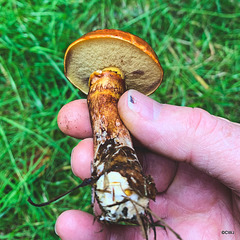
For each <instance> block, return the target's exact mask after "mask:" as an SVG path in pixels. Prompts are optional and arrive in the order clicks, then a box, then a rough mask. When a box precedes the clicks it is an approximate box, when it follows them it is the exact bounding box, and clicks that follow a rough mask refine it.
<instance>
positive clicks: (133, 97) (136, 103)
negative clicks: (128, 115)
mask: <svg viewBox="0 0 240 240" xmlns="http://www.w3.org/2000/svg"><path fill="white" fill-rule="evenodd" d="M128 107H129V109H131V110H132V111H133V112H136V113H137V114H138V115H139V116H141V117H142V118H144V119H146V120H157V119H158V117H159V112H160V108H161V104H159V103H157V102H156V101H154V100H153V99H151V98H149V97H147V96H145V95H144V94H142V93H139V92H137V91H135V90H129V91H128Z"/></svg>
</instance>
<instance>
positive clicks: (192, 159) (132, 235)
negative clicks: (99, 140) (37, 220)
mask: <svg viewBox="0 0 240 240" xmlns="http://www.w3.org/2000/svg"><path fill="white" fill-rule="evenodd" d="M130 100H131V101H130ZM132 102H133V103H132ZM118 110H119V114H120V116H121V118H122V120H123V122H124V123H125V125H126V127H127V128H128V129H129V131H130V132H131V134H132V135H133V136H134V138H135V139H136V144H135V145H136V146H137V149H139V151H138V152H139V156H140V160H141V161H142V164H143V168H144V171H145V172H146V173H147V174H151V175H152V176H153V178H154V180H155V183H156V187H157V189H158V191H159V193H158V194H157V198H156V201H155V202H153V201H151V203H150V208H151V209H152V211H153V212H154V213H155V214H156V215H158V216H159V217H161V218H163V219H164V221H166V222H167V223H168V224H169V225H170V226H171V227H172V228H173V229H174V230H175V231H176V232H177V233H179V234H180V235H181V237H182V238H183V239H185V240H188V239H189V240H194V239H201V240H204V239H206V240H209V239H211V240H215V239H216V240H217V239H227V240H229V239H231V240H232V239H239V236H240V160H239V156H240V141H239V139H240V124H237V123H233V122H230V121H228V120H226V119H223V118H219V117H216V116H213V115H210V114H209V113H207V112H206V111H204V110H202V109H198V108H188V107H178V106H172V105H166V104H160V103H157V102H155V101H154V100H152V99H150V98H148V97H146V96H144V95H142V94H140V93H139V92H137V91H134V90H130V91H128V92H126V93H124V95H123V96H122V97H121V98H120V100H119V103H118ZM58 124H59V127H60V129H61V130H62V131H63V132H64V133H66V134H68V135H70V136H72V137H75V138H81V139H83V140H82V141H81V142H80V143H79V144H78V145H77V146H76V147H75V148H74V149H73V152H72V156H71V163H72V170H73V173H74V174H75V175H76V176H78V177H79V178H81V179H84V178H88V177H90V175H91V172H90V162H91V161H92V159H93V150H92V149H93V140H92V136H91V126H90V121H89V114H88V108H87V103H86V100H76V101H73V102H70V103H68V104H67V105H65V106H64V107H63V108H62V109H61V110H60V112H59V115H58ZM79 201H81V199H80V200H79ZM93 220H94V217H93V216H92V215H90V214H88V213H85V212H82V211H80V210H69V211H66V212H63V213H62V214H61V215H60V216H59V217H58V219H57V222H56V233H57V234H58V235H59V236H60V238H61V239H63V240H65V239H67V240H72V239H74V240H81V239H98V240H106V239H107V240H108V239H111V240H116V239H138V240H139V239H143V238H142V235H141V232H140V229H139V227H135V226H117V225H111V226H106V225H105V226H103V225H101V224H100V223H99V222H97V221H95V222H94V223H93ZM222 231H234V234H222ZM149 236H150V237H149V239H153V231H150V235H149ZM157 239H176V238H175V236H174V235H173V234H172V233H171V232H169V231H168V230H167V231H165V230H163V229H162V228H160V227H157Z"/></svg>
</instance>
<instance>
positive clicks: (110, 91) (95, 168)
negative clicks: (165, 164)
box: [64, 30, 163, 232]
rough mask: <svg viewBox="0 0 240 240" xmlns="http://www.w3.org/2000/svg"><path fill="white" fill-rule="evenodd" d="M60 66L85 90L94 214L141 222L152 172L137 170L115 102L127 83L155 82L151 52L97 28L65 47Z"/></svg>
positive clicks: (141, 86) (150, 88)
mask: <svg viewBox="0 0 240 240" xmlns="http://www.w3.org/2000/svg"><path fill="white" fill-rule="evenodd" d="M64 70H65V75H66V77H67V78H68V79H69V81H70V82H71V83H72V84H73V85H75V86H76V87H77V88H78V89H80V90H81V91H82V92H83V93H85V94H88V97H87V102H88V107H89V113H90V120H91V124H92V129H93V141H94V160H93V163H92V178H93V179H94V184H93V193H94V196H93V198H94V199H96V201H97V203H98V205H99V207H100V209H101V211H102V213H101V215H100V216H98V218H99V220H100V221H107V222H119V221H128V222H134V223H138V224H140V225H143V224H141V222H144V223H145V222H146V221H145V220H146V218H147V216H146V215H147V214H146V211H145V209H146V208H148V205H149V200H150V199H153V200H154V199H155V196H156V188H155V184H154V181H153V179H152V177H151V176H145V175H144V174H143V172H142V167H141V165H140V163H139V161H138V158H137V155H136V152H135V150H134V148H133V144H132V140H131V137H130V133H129V131H128V130H127V128H126V127H125V126H124V124H123V122H122V121H121V119H120V116H119V114H118V110H117V103H118V100H119V98H120V96H121V95H122V94H123V93H124V92H125V91H126V90H127V89H136V90H138V91H140V92H141V93H143V94H146V95H149V94H151V93H153V92H154V91H155V90H156V89H157V88H158V86H159V85H160V83H161V81H162V78H163V70H162V67H161V65H160V63H159V60H158V58H157V56H156V54H155V53H154V51H153V50H152V48H151V47H150V46H149V45H148V44H147V43H146V42H145V41H144V40H142V39H141V38H139V37H137V36H135V35H132V34H130V33H126V32H123V31H119V30H97V31H94V32H90V33H88V34H86V35H84V36H82V37H81V38H79V39H78V40H76V41H75V42H73V43H72V44H71V45H70V46H69V47H68V49H67V51H66V53H65V58H64ZM145 232H146V231H145Z"/></svg>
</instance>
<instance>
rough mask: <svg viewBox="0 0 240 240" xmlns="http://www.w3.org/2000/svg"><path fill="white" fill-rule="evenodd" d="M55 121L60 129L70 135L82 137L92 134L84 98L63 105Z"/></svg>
mask: <svg viewBox="0 0 240 240" xmlns="http://www.w3.org/2000/svg"><path fill="white" fill-rule="evenodd" d="M57 122H58V127H59V128H60V130H61V131H62V132H63V133H65V134H67V135H69V136H71V137H75V138H80V139H83V138H88V137H91V136H92V128H91V124H90V118H89V112H88V106H87V100H86V99H79V100H75V101H72V102H69V103H67V104H66V105H64V106H63V107H62V108H61V110H60V111H59V113H58V118H57Z"/></svg>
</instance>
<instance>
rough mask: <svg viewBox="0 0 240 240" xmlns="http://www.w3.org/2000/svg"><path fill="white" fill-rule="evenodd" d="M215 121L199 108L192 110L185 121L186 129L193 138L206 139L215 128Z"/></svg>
mask: <svg viewBox="0 0 240 240" xmlns="http://www.w3.org/2000/svg"><path fill="white" fill-rule="evenodd" d="M217 125H218V121H217V119H216V118H215V117H214V116H213V115H211V114H210V113H208V112H207V111H205V110H203V109H200V108H192V109H191V111H190V112H189V116H188V119H187V128H188V130H189V132H190V134H191V136H194V137H198V138H199V137H207V136H209V135H211V134H213V133H214V132H215V130H216V128H217Z"/></svg>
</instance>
